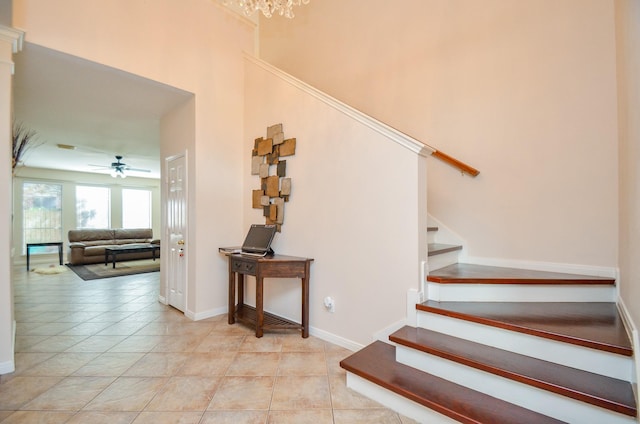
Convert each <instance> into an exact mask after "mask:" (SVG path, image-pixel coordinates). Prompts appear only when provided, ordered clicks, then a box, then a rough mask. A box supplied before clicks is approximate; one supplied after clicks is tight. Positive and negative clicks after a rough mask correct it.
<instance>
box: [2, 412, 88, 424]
mask: <svg viewBox="0 0 640 424" xmlns="http://www.w3.org/2000/svg"><path fill="white" fill-rule="evenodd" d="M73 414H74V413H73V412H52V411H47V412H41V411H18V412H15V413H13V414H11V415H10V416H9V417H8V418H6V419H5V420H4V421H2V424H61V423H66V422H68V420H69V419H70V418H71V417H73ZM94 424H95V423H94Z"/></svg>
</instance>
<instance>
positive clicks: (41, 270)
mask: <svg viewBox="0 0 640 424" xmlns="http://www.w3.org/2000/svg"><path fill="white" fill-rule="evenodd" d="M31 271H32V272H35V273H36V274H42V275H52V274H62V273H63V272H67V267H65V266H63V265H49V266H44V267H38V268H34V269H32V270H31Z"/></svg>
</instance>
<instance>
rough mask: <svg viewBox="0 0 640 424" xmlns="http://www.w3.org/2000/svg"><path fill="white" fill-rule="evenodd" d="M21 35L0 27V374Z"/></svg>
mask: <svg viewBox="0 0 640 424" xmlns="http://www.w3.org/2000/svg"><path fill="white" fill-rule="evenodd" d="M23 40H24V33H23V32H22V31H19V30H16V29H13V28H9V27H6V26H4V25H0V146H1V147H0V374H7V373H10V372H13V371H14V370H15V362H14V360H13V353H14V330H15V321H14V313H13V290H12V267H13V257H12V256H13V249H12V237H11V234H12V212H13V195H12V193H13V180H12V176H11V156H12V155H11V139H12V130H11V127H12V113H11V111H12V108H11V105H12V98H11V77H12V75H13V72H14V65H13V54H14V53H17V52H19V51H20V50H22V42H23Z"/></svg>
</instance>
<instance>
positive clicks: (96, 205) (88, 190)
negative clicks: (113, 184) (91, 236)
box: [76, 186, 111, 228]
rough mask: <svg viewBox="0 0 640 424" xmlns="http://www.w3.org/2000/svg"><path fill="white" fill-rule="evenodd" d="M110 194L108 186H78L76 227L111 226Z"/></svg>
mask: <svg viewBox="0 0 640 424" xmlns="http://www.w3.org/2000/svg"><path fill="white" fill-rule="evenodd" d="M110 195H111V193H110V191H109V188H108V187H92V186H76V227H78V228H109V227H110V223H111V208H110V205H111V198H110V197H111V196H110Z"/></svg>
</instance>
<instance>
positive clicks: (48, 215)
mask: <svg viewBox="0 0 640 424" xmlns="http://www.w3.org/2000/svg"><path fill="white" fill-rule="evenodd" d="M61 205H62V186H61V185H60V184H47V183H28V182H25V183H23V184H22V216H23V238H24V243H23V245H22V249H23V252H22V253H23V254H24V253H26V247H25V245H26V243H49V242H57V241H61V240H62V207H61ZM57 251H58V248H57V247H55V246H53V247H51V246H49V247H47V246H43V247H36V248H33V249H32V250H31V252H33V253H50V252H52V253H53V252H56V253H57Z"/></svg>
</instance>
